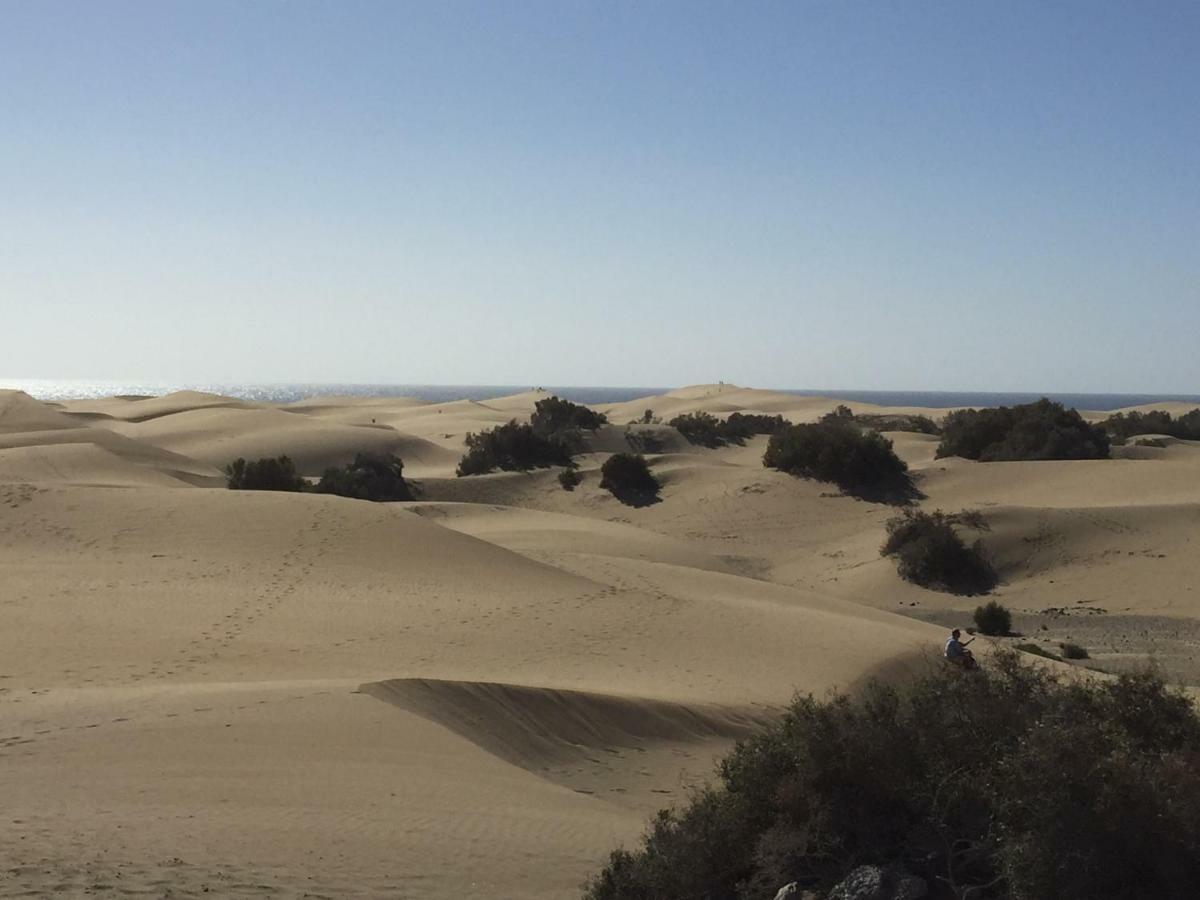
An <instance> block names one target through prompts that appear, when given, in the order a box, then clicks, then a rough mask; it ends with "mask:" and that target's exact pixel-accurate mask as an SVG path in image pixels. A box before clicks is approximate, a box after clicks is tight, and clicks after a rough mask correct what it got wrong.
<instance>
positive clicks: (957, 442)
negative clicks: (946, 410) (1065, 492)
mask: <svg viewBox="0 0 1200 900" xmlns="http://www.w3.org/2000/svg"><path fill="white" fill-rule="evenodd" d="M937 456H938V458H941V457H944V456H962V457H965V458H967V459H977V460H980V461H981V462H998V461H1001V460H1016V459H1108V456H1109V439H1108V434H1107V432H1105V430H1104V429H1103V428H1101V427H1099V426H1097V425H1090V424H1088V423H1087V422H1086V421H1084V419H1083V417H1082V416H1080V415H1079V413H1078V412H1077V411H1076V410H1073V409H1065V408H1064V407H1063V405H1062V404H1061V403H1054V402H1052V401H1050V400H1047V399H1046V398H1044V397H1043V398H1042V399H1041V400H1038V401H1037V402H1036V403H1026V404H1023V405H1020V406H1013V407H1011V408H1010V407H1007V406H1001V407H998V408H996V409H961V410H959V411H957V412H952V413H950V414H949V415H948V416H946V418H945V421H944V422H943V423H942V442H941V443H940V444H939V445H938V448H937Z"/></svg>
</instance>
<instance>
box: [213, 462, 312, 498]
mask: <svg viewBox="0 0 1200 900" xmlns="http://www.w3.org/2000/svg"><path fill="white" fill-rule="evenodd" d="M224 471H225V484H226V486H227V487H228V488H229V489H230V490H234V491H303V490H304V489H306V488H307V487H308V482H306V481H305V480H304V479H303V478H301V477H300V473H299V472H297V471H296V464H295V463H293V462H292V460H291V458H290V457H287V456H280V457H276V458H274V459H272V458H269V457H264V458H263V459H259V460H256V461H254V462H247V461H246V460H245V459H243V458H242V457H240V456H239V457H238V458H237V459H235V460H234V461H233V462H231V463H230V464H229V465H227V466H226V467H225V470H224Z"/></svg>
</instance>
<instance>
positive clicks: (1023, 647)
mask: <svg viewBox="0 0 1200 900" xmlns="http://www.w3.org/2000/svg"><path fill="white" fill-rule="evenodd" d="M1013 649H1014V650H1020V651H1022V652H1023V653H1032V654H1033V655H1034V656H1041V657H1043V658H1045V659H1056V660H1059V661H1061V660H1062V657H1061V656H1059V655H1058V654H1057V653H1051V652H1050V651H1049V650H1047V649H1046V648H1045V647H1043V646H1041V645H1040V644H1033V643H1028V644H1015V645H1013Z"/></svg>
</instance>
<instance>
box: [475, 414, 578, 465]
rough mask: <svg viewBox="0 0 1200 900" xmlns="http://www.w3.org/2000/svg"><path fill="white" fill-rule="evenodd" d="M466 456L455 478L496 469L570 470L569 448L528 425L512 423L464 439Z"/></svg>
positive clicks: (559, 440) (558, 440)
mask: <svg viewBox="0 0 1200 900" xmlns="http://www.w3.org/2000/svg"><path fill="white" fill-rule="evenodd" d="M466 443H467V452H466V454H464V456H463V458H462V460H461V461H460V462H459V464H458V469H457V470H456V474H457V475H458V476H459V477H462V476H463V475H483V474H486V473H487V472H494V471H495V470H496V469H503V470H505V471H522V472H526V471H528V470H530V469H545V468H549V467H550V466H573V465H574V463H573V462H572V461H571V448H570V447H568V446H567V444H566V443H565V442H564V441H563V440H561V439H560V438H558V437H546V436H545V435H541V434H538V432H537V431H535V430H534V428H533V426H532V425H522V424H520V423H518V422H517V421H516V420H515V419H514V420H513V421H511V422H508V423H507V424H505V425H499V426H497V427H495V428H492V429H490V430H489V431H481V432H479V433H478V434H475V433H472V434H468V435H467V440H466Z"/></svg>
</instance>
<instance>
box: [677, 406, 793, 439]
mask: <svg viewBox="0 0 1200 900" xmlns="http://www.w3.org/2000/svg"><path fill="white" fill-rule="evenodd" d="M667 424H668V425H670V426H671V427H672V428H674V429H676V430H677V431H678V432H679V433H680V434H682V435H683V436H684V437H685V438H686V439H687V441H688V443H690V444H699V445H700V446H702V447H723V446H725V445H726V444H738V445H741V444H744V443H745V442H746V439H747V438H750V437H753V436H754V435H756V434H775V433H777V432H779V431H780V430H781V429H783V428H786V427H787V425H788V421H787V420H786V419H785V418H784V417H783V416H767V415H760V414H759V413H737V412H735V413H730V414H729V417H728V418H726V419H723V420H722V419H718V418H717V417H716V416H714V415H712V414H711V413H706V412H695V413H687V414H686V415H682V416H676V417H675V418H674V419H672V420H671V421H670V422H668V423H667Z"/></svg>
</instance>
